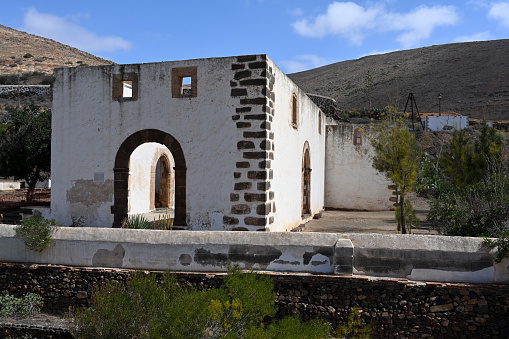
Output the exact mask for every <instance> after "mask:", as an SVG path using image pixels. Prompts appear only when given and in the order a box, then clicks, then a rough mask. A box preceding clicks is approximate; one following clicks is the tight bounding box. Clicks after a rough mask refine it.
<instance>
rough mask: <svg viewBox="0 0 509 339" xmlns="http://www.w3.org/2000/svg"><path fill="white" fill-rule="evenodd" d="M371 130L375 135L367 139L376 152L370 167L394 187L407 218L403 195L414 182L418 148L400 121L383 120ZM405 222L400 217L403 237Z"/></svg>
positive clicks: (419, 153)
mask: <svg viewBox="0 0 509 339" xmlns="http://www.w3.org/2000/svg"><path fill="white" fill-rule="evenodd" d="M373 130H374V131H375V134H374V136H373V137H372V138H371V140H370V141H371V145H372V146H373V147H374V149H375V156H374V157H373V167H374V168H376V169H377V170H378V171H380V172H381V173H383V174H385V177H386V178H387V179H388V180H390V181H392V182H393V183H394V184H395V185H396V190H397V192H398V193H399V206H400V208H401V215H406V213H405V196H406V194H407V193H408V192H409V191H410V190H412V188H413V187H414V185H415V182H416V178H417V167H418V164H419V160H420V158H421V151H420V148H419V145H418V143H417V140H416V138H415V135H414V134H413V133H412V132H411V131H410V130H409V129H408V127H407V125H406V124H405V122H404V120H402V119H396V121H393V122H391V121H389V120H384V121H383V122H382V124H380V125H377V126H373ZM405 219H406V218H400V220H401V233H402V234H406V227H405V224H406V222H405Z"/></svg>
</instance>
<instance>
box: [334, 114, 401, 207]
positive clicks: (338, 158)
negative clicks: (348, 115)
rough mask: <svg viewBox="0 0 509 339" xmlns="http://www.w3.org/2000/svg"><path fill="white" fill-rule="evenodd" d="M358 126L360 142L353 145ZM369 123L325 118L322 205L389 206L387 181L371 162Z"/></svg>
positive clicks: (389, 192)
mask: <svg viewBox="0 0 509 339" xmlns="http://www.w3.org/2000/svg"><path fill="white" fill-rule="evenodd" d="M356 129H361V133H362V144H360V145H354V132H355V130H356ZM369 129H370V126H369V125H354V124H347V123H338V122H336V121H334V120H333V119H330V118H327V138H326V156H325V207H327V208H340V209H355V210H367V211H381V210H389V209H393V208H394V206H393V204H394V203H393V202H391V201H389V198H390V197H392V196H393V195H392V190H389V189H388V185H390V184H391V182H389V181H388V180H387V179H386V178H385V176H384V175H383V174H381V173H380V172H378V171H377V170H376V169H374V168H373V166H372V157H373V155H374V153H373V152H374V151H373V148H372V146H371V144H370V142H369V139H368V136H369V133H368V132H369Z"/></svg>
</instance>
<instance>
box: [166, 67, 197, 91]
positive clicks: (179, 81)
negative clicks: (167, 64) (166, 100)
mask: <svg viewBox="0 0 509 339" xmlns="http://www.w3.org/2000/svg"><path fill="white" fill-rule="evenodd" d="M197 91H198V68H197V67H178V68H172V70H171V96H172V98H192V97H196V94H197Z"/></svg>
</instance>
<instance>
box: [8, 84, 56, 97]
mask: <svg viewBox="0 0 509 339" xmlns="http://www.w3.org/2000/svg"><path fill="white" fill-rule="evenodd" d="M51 95H52V88H51V86H50V85H7V86H3V85H2V86H0V98H4V99H16V98H26V97H39V96H51Z"/></svg>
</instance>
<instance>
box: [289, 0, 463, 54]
mask: <svg viewBox="0 0 509 339" xmlns="http://www.w3.org/2000/svg"><path fill="white" fill-rule="evenodd" d="M458 21H459V16H458V14H457V13H456V9H455V7H454V6H432V7H429V6H419V7H417V8H415V9H413V10H412V11H410V12H407V13H398V12H391V11H388V10H387V9H386V8H385V7H384V6H382V5H373V6H366V7H363V6H360V5H357V4H355V3H353V2H333V3H332V4H330V5H329V7H328V8H327V13H325V14H321V15H318V16H316V17H315V18H313V19H303V20H299V21H297V22H295V23H294V24H293V27H294V28H295V30H296V31H297V33H299V34H301V35H303V36H308V37H324V36H327V35H339V36H342V37H343V38H346V39H349V40H350V41H351V42H352V43H355V44H361V43H362V40H363V39H364V38H365V36H367V35H369V34H376V33H381V32H386V31H396V32H399V35H398V36H397V37H396V40H397V41H399V42H400V43H401V45H402V46H403V47H405V48H409V47H413V46H416V45H418V44H419V43H420V41H421V40H424V39H427V38H429V37H430V35H431V34H432V33H433V31H434V30H435V29H437V28H438V27H440V26H446V25H454V24H456V23H457V22H458Z"/></svg>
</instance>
